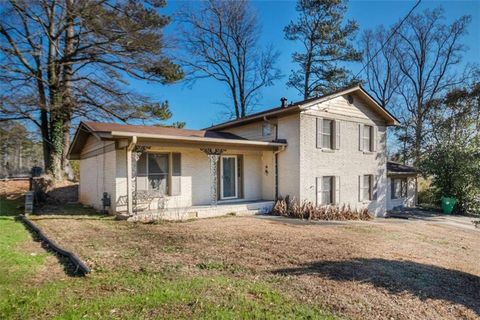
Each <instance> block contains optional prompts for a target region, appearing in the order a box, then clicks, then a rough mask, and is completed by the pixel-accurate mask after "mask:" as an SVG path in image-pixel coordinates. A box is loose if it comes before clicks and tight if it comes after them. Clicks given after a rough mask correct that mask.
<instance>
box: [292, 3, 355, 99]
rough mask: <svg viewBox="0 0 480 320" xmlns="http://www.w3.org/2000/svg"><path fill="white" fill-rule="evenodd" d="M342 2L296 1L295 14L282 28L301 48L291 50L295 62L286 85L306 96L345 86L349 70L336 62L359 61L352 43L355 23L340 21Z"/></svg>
mask: <svg viewBox="0 0 480 320" xmlns="http://www.w3.org/2000/svg"><path fill="white" fill-rule="evenodd" d="M346 8H347V7H346V4H345V2H344V1H342V0H299V1H298V3H297V7H296V10H297V11H298V12H299V14H300V15H299V17H298V20H297V21H296V22H293V21H292V22H290V24H289V25H288V26H286V27H285V29H284V32H285V38H286V39H288V40H293V41H299V42H301V43H302V45H303V47H304V50H302V51H301V52H295V53H293V55H292V57H293V61H294V62H295V63H297V64H298V65H299V69H298V70H293V71H292V74H291V75H290V77H289V81H288V83H287V85H288V86H289V87H293V88H295V89H297V90H298V91H299V92H300V93H301V94H302V95H303V97H304V99H307V98H309V97H312V96H316V95H319V94H322V93H326V92H329V91H332V90H335V89H337V88H339V87H342V86H345V85H346V84H348V82H349V81H350V80H351V79H349V72H348V71H347V70H346V69H345V68H343V67H341V66H339V62H349V61H359V60H360V59H361V54H360V52H358V51H357V50H356V49H355V48H354V47H353V45H352V41H353V40H354V37H355V34H356V31H357V29H358V25H357V23H356V22H355V21H354V20H348V21H347V23H346V24H344V23H343V18H344V15H345V11H346Z"/></svg>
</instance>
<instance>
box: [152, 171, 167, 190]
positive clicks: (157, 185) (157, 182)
mask: <svg viewBox="0 0 480 320" xmlns="http://www.w3.org/2000/svg"><path fill="white" fill-rule="evenodd" d="M167 178H168V176H167V175H163V174H149V175H148V190H149V191H155V192H158V193H160V194H164V195H165V194H167V183H168V179H167Z"/></svg>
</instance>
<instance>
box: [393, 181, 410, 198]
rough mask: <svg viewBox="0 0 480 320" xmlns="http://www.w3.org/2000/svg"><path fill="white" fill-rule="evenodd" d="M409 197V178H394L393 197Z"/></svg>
mask: <svg viewBox="0 0 480 320" xmlns="http://www.w3.org/2000/svg"><path fill="white" fill-rule="evenodd" d="M406 197H407V178H393V179H392V199H400V198H406Z"/></svg>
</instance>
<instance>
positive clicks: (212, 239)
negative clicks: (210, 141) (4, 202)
mask: <svg viewBox="0 0 480 320" xmlns="http://www.w3.org/2000/svg"><path fill="white" fill-rule="evenodd" d="M79 210H85V209H83V208H79ZM73 211H75V208H74V207H72V208H69V210H68V212H70V213H71V212H73ZM87 213H88V212H87V211H82V215H75V216H71V215H70V216H64V215H61V214H60V213H59V212H58V211H57V212H55V215H51V216H39V217H34V218H33V219H35V223H37V224H38V225H39V226H40V227H41V228H43V229H44V231H45V232H46V233H47V234H48V235H50V236H51V237H52V238H53V239H54V240H55V241H56V242H57V243H59V244H61V245H63V246H64V247H66V248H67V249H70V250H72V251H74V252H76V253H77V254H78V255H79V256H80V257H81V258H82V259H83V260H84V261H86V262H87V264H88V265H89V266H90V267H91V268H92V269H93V273H92V274H90V275H88V276H87V277H72V276H69V275H67V274H66V273H65V271H64V269H63V268H64V266H63V265H62V264H61V262H62V261H58V260H57V259H56V258H55V257H54V256H52V255H51V254H47V253H45V251H43V249H41V247H40V245H39V244H38V243H36V242H33V241H32V239H31V236H30V235H29V233H28V232H27V231H26V230H25V229H24V228H23V226H22V225H21V224H20V223H18V222H15V221H14V220H13V218H11V217H2V218H0V222H2V223H3V225H2V230H5V231H6V232H3V231H2V233H1V234H0V245H1V251H0V271H1V273H2V274H6V275H7V276H5V277H4V278H0V280H1V283H2V288H1V289H0V290H2V291H0V295H2V296H5V297H7V299H1V300H0V318H1V319H4V318H5V319H10V318H13V319H24V318H43V319H50V318H60V319H64V318H67V319H78V318H86V319H92V318H93V319H100V318H128V319H130V318H138V319H154V318H209V319H210V318H217V319H232V318H233V319H238V318H261V319H264V318H270V319H277V318H311V319H322V318H325V319H331V318H332V319H333V318H338V317H340V318H351V319H365V318H368V319H385V318H393V319H418V318H423V319H440V318H442V319H458V318H464V319H477V318H478V317H479V316H480V302H479V301H480V265H479V264H478V261H479V259H480V247H479V246H478V243H479V240H480V232H478V231H472V230H466V229H459V228H455V227H449V226H441V225H435V224H431V223H428V222H424V221H415V222H411V221H401V220H390V221H386V222H383V223H382V222H373V223H370V222H359V223H348V224H323V225H318V224H304V225H302V224H296V223H292V222H293V221H292V220H281V219H272V220H270V219H260V218H255V217H228V218H216V219H205V220H196V221H189V222H182V223H173V222H170V223H160V224H133V223H129V222H125V221H115V220H113V219H112V218H110V217H103V216H95V215H91V214H87ZM6 256H11V258H8V259H4V258H3V257H6ZM10 279H13V280H10Z"/></svg>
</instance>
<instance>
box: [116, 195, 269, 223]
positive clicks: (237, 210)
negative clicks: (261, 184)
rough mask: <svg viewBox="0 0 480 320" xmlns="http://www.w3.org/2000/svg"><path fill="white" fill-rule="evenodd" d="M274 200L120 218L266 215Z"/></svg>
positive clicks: (141, 213) (147, 213)
mask: <svg viewBox="0 0 480 320" xmlns="http://www.w3.org/2000/svg"><path fill="white" fill-rule="evenodd" d="M273 204H274V201H273V200H253V201H245V200H242V199H240V200H237V201H232V200H231V201H220V202H218V203H217V205H213V206H212V205H196V206H190V207H183V208H166V209H156V210H145V211H142V212H138V213H137V214H134V215H126V214H120V215H119V218H124V219H128V220H129V221H150V220H190V219H197V218H212V217H220V216H227V215H235V216H248V215H256V214H264V213H268V212H270V211H271V209H272V207H273Z"/></svg>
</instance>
